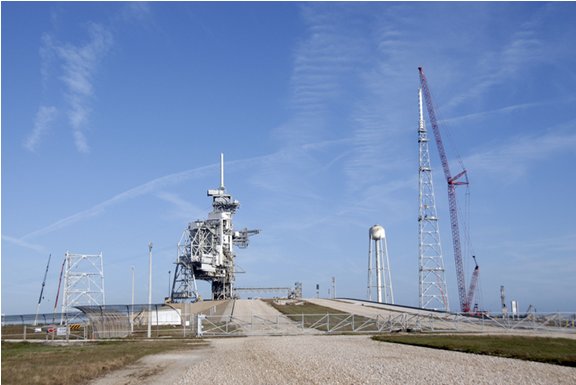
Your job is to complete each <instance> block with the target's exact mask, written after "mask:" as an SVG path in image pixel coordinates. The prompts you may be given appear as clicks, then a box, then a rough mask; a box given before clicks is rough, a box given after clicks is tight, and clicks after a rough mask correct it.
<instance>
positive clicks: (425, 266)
mask: <svg viewBox="0 0 576 385" xmlns="http://www.w3.org/2000/svg"><path fill="white" fill-rule="evenodd" d="M418 107H419V108H418V110H419V123H418V149H419V150H418V153H419V169H418V170H419V171H418V175H419V179H418V180H419V182H418V187H419V202H420V208H419V211H418V251H419V253H418V266H419V267H418V275H419V281H418V282H419V285H418V288H419V305H420V307H421V308H423V309H434V310H443V311H449V310H450V309H449V304H448V290H447V288H446V278H445V276H444V258H443V257H442V245H441V242H440V230H439V227H438V215H437V212H436V199H435V197H434V184H433V182H432V168H431V166H430V151H429V147H428V133H427V130H426V125H425V123H424V112H423V109H422V89H421V88H420V89H419V90H418Z"/></svg>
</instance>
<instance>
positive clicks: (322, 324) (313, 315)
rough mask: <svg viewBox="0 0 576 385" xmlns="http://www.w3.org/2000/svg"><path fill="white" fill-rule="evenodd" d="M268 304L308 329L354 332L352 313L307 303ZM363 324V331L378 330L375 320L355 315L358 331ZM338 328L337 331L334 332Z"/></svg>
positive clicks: (270, 301)
mask: <svg viewBox="0 0 576 385" xmlns="http://www.w3.org/2000/svg"><path fill="white" fill-rule="evenodd" d="M267 302H268V303H269V304H270V305H272V307H274V308H275V309H276V310H278V311H279V312H281V313H283V314H285V315H286V316H287V317H288V318H290V319H291V320H293V321H296V322H298V323H300V322H303V324H304V327H306V328H314V329H317V330H321V331H327V330H329V329H330V330H331V332H337V333H347V332H351V331H352V322H351V314H350V313H346V312H343V311H340V310H336V309H333V308H330V307H325V306H320V305H316V304H313V303H310V302H306V301H294V302H288V303H287V304H285V305H279V304H277V303H275V302H274V301H272V300H268V301H267ZM297 303H298V305H297ZM328 314H329V316H328ZM363 324H364V325H365V326H364V327H363V329H362V331H364V332H370V331H375V330H376V325H375V323H374V321H373V320H370V319H369V318H366V317H362V316H359V315H354V325H355V326H354V327H355V329H358V328H359V327H360V325H363ZM336 327H337V329H336V330H334V328H336Z"/></svg>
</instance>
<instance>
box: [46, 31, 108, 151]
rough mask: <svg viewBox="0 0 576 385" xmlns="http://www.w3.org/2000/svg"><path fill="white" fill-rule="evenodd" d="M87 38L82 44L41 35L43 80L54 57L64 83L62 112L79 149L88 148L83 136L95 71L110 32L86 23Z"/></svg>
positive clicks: (102, 56) (106, 47) (106, 45)
mask: <svg viewBox="0 0 576 385" xmlns="http://www.w3.org/2000/svg"><path fill="white" fill-rule="evenodd" d="M88 35H89V36H88V40H87V42H86V43H85V44H83V45H74V44H71V43H59V42H57V41H55V39H54V38H53V37H52V36H50V35H48V34H45V35H44V36H43V39H42V43H43V45H42V48H41V50H40V52H41V58H42V76H43V79H44V82H46V77H47V76H48V70H47V68H48V62H52V61H55V63H56V65H57V66H58V69H59V71H60V73H61V75H60V78H59V79H60V80H61V81H62V83H63V84H64V87H65V88H64V89H65V99H66V102H67V107H66V109H65V113H66V115H67V117H68V122H69V123H70V126H71V127H72V133H73V138H74V143H75V145H76V149H77V150H78V151H79V152H81V153H87V152H89V151H90V147H89V145H88V141H87V138H86V134H85V132H86V130H87V128H88V125H89V117H90V112H91V107H90V104H91V100H92V97H93V96H94V75H95V73H96V70H97V68H98V65H99V63H100V61H101V60H102V58H104V57H105V56H106V54H107V53H108V51H109V50H110V48H111V46H112V44H113V37H112V33H111V32H110V31H109V30H108V29H107V28H106V27H104V26H103V25H100V24H96V23H91V24H89V26H88Z"/></svg>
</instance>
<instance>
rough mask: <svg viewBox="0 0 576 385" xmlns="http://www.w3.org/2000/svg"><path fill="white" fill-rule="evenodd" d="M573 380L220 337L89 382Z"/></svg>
mask: <svg viewBox="0 0 576 385" xmlns="http://www.w3.org/2000/svg"><path fill="white" fill-rule="evenodd" d="M136 384H138V385H152V384H166V385H174V384H177V385H188V384H190V385H203V384H206V385H208V384H210V385H214V384H218V385H226V384H234V385H264V384H266V385H273V384H274V385H276V384H286V385H292V384H294V385H296V384H298V385H299V384H302V385H308V384H329V385H332V384H350V385H352V384H353V385H356V384H379V385H380V384H423V385H424V384H425V385H434V384H474V385H479V384H491V385H492V384H502V385H509V384H555V385H562V384H567V385H574V384H576V368H568V367H562V366H556V365H549V364H541V363H536V362H527V361H520V360H512V359H507V358H498V357H488V356H479V355H474V354H466V353H458V352H448V351H442V350H433V349H426V348H420V347H414V346H407V345H397V344H389V343H384V342H376V341H372V340H370V338H369V337H367V336H283V337H249V338H222V339H213V340H211V341H210V346H208V347H204V348H200V349H194V350H190V351H188V352H184V351H183V352H173V353H167V354H158V355H155V356H148V357H145V358H144V359H142V360H140V361H138V363H136V364H135V365H132V366H129V367H127V368H125V369H122V370H119V371H116V372H113V373H110V374H108V375H107V376H105V377H102V378H100V379H98V380H96V381H93V382H92V383H91V385H136Z"/></svg>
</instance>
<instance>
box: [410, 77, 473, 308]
mask: <svg viewBox="0 0 576 385" xmlns="http://www.w3.org/2000/svg"><path fill="white" fill-rule="evenodd" d="M418 71H419V72H420V85H421V87H422V93H423V94H424V100H425V101H426V108H427V110H428V117H429V119H430V124H431V125H432V131H433V132H434V138H435V139H436V146H437V147H438V154H439V155H440V161H441V162H442V169H443V170H444V176H445V177H446V181H447V182H448V205H449V210H450V227H451V229H452V245H453V247H454V261H455V264H456V279H457V283H458V297H459V299H460V311H461V312H464V313H468V312H470V305H471V304H470V302H471V300H469V298H473V297H474V293H473V292H471V293H468V295H467V294H466V282H465V280H464V267H463V265H462V247H461V246H460V229H459V226H458V207H457V205H456V186H460V185H467V184H468V175H467V174H466V170H465V169H462V171H461V172H459V173H458V174H456V175H454V176H452V173H451V172H450V166H449V164H448V158H447V157H446V150H445V149H444V143H443V142H442V137H441V136H440V129H439V128H438V121H437V120H436V112H435V111H434V106H433V104H432V97H431V96H430V89H429V88H428V82H427V80H426V76H425V75H424V71H423V70H422V67H418ZM474 261H476V259H474ZM477 280H478V265H476V269H475V270H474V275H473V279H472V282H471V285H470V290H472V291H473V290H475V287H476V282H477ZM472 284H473V285H472Z"/></svg>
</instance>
